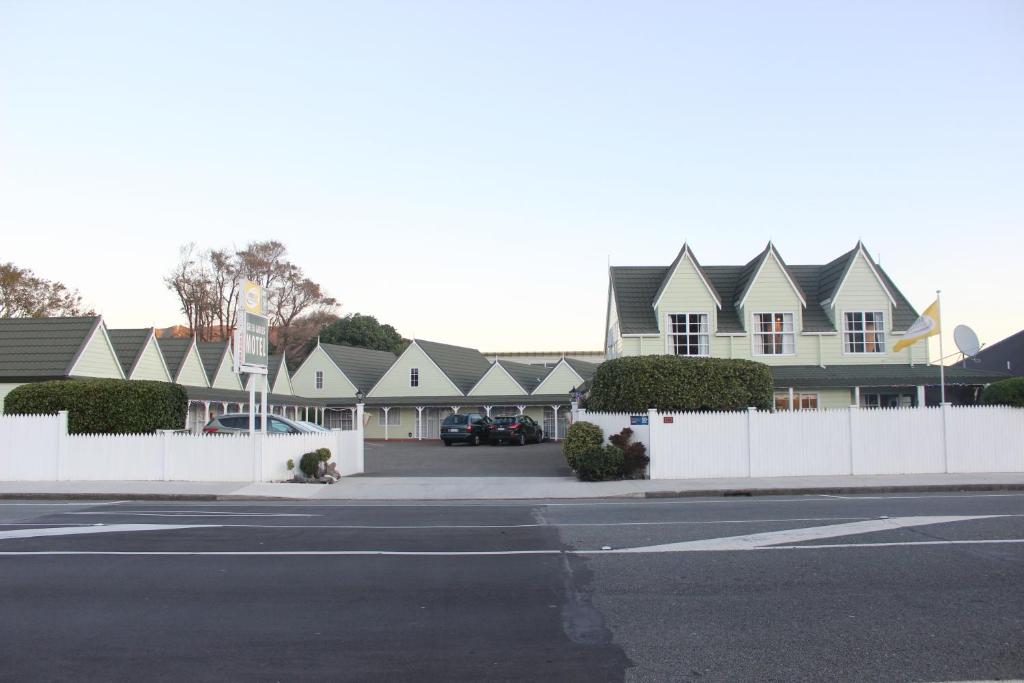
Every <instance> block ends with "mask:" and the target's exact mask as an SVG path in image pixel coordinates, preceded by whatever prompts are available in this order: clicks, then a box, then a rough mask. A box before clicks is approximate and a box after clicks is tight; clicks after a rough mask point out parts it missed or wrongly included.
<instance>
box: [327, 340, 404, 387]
mask: <svg viewBox="0 0 1024 683" xmlns="http://www.w3.org/2000/svg"><path fill="white" fill-rule="evenodd" d="M320 348H321V349H323V350H324V353H326V354H327V355H328V357H329V358H330V359H331V360H332V361H334V364H335V365H337V366H338V369H340V370H341V371H342V372H343V373H344V374H345V376H346V377H348V380H349V381H350V382H352V384H354V385H355V386H356V389H358V390H359V391H362V392H364V393H365V392H368V391H369V390H370V389H372V388H373V385H374V384H376V383H377V382H378V381H379V380H380V378H381V377H383V375H384V373H385V372H387V371H388V368H390V367H391V366H392V365H394V364H395V361H396V360H398V356H396V355H395V354H393V353H391V352H390V351H376V350H374V349H361V348H358V347H355V346H342V345H340V344H321V345H320Z"/></svg>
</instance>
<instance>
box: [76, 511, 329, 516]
mask: <svg viewBox="0 0 1024 683" xmlns="http://www.w3.org/2000/svg"><path fill="white" fill-rule="evenodd" d="M61 514H64V515H115V516H118V517H124V516H128V515H131V516H135V517H323V515H319V514H304V513H301V512H217V511H212V510H159V511H149V510H130V511H127V512H121V511H119V510H108V511H105V512H103V511H100V512H97V511H88V512H64V513H61Z"/></svg>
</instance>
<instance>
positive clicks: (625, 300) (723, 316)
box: [610, 245, 918, 334]
mask: <svg viewBox="0 0 1024 683" xmlns="http://www.w3.org/2000/svg"><path fill="white" fill-rule="evenodd" d="M768 249H769V248H768V247H766V248H765V250H764V251H762V252H761V253H760V254H759V255H758V256H757V257H756V258H755V259H754V260H752V261H750V262H749V263H747V264H745V265H742V266H703V271H704V274H705V276H706V277H707V279H708V280H709V281H710V282H711V283H712V285H713V286H714V288H715V290H716V291H717V292H718V293H719V295H720V296H721V298H722V308H721V309H720V310H719V311H718V328H717V332H720V333H741V332H743V331H744V330H743V324H742V321H741V320H740V317H739V313H738V311H737V310H736V306H735V304H736V303H737V302H738V301H739V300H740V299H742V298H743V294H744V292H745V291H746V289H747V288H749V286H750V281H751V279H752V278H753V275H754V273H755V272H756V270H757V267H758V266H759V265H760V263H761V262H762V261H763V260H764V259H765V258H767V256H768ZM858 249H859V245H858V247H856V248H854V249H853V250H852V251H850V252H847V253H846V254H843V255H842V256H840V257H839V258H837V259H835V260H834V261H832V262H830V263H827V264H825V265H823V266H822V265H802V266H790V265H786V264H783V267H784V268H785V269H786V271H787V272H788V273H789V275H790V277H791V278H793V282H794V283H795V284H796V286H797V288H798V289H799V290H800V292H801V294H802V295H803V296H804V299H805V300H806V301H807V306H806V307H805V308H804V311H803V319H804V327H803V330H801V331H803V332H835V331H836V327H835V325H833V323H832V319H831V318H829V316H828V313H827V312H826V309H825V307H824V306H822V304H821V302H822V301H827V300H829V299H831V298H832V297H834V295H835V291H836V289H837V288H838V287H839V283H840V282H841V281H842V277H843V276H844V275H845V274H846V272H847V271H848V270H849V266H850V263H852V261H853V256H855V255H856V253H857V251H858ZM866 253H867V252H866V251H865V254H866ZM776 254H777V252H776ZM869 258H870V257H869ZM779 261H780V262H782V259H781V258H780V259H779ZM872 265H873V266H874V267H875V269H876V270H877V271H878V273H879V277H881V278H882V281H883V282H884V283H885V286H886V287H887V288H888V290H889V292H890V293H891V294H892V295H893V298H894V299H895V300H896V306H895V308H894V309H893V321H892V325H893V329H894V330H896V331H903V330H906V329H907V328H908V327H909V326H910V325H911V324H913V322H914V321H915V320H917V317H918V313H917V311H916V310H915V309H914V307H913V306H912V305H911V304H910V302H909V301H908V300H907V298H906V297H905V296H904V295H903V293H902V292H900V291H899V289H898V288H897V287H896V285H895V284H894V283H893V281H892V279H891V278H890V277H889V275H888V274H887V273H886V272H885V270H883V269H882V267H881V266H879V265H878V264H877V263H874V261H872ZM667 271H668V268H662V267H658V266H613V267H612V268H611V270H610V278H611V286H612V291H613V292H614V294H615V303H616V306H617V311H616V312H617V314H618V316H619V329H620V331H621V332H622V334H657V333H658V320H657V318H656V316H655V311H654V300H655V298H656V297H655V294H656V293H657V291H658V287H659V286H660V284H661V283H662V281H663V280H664V278H665V276H666V272H667Z"/></svg>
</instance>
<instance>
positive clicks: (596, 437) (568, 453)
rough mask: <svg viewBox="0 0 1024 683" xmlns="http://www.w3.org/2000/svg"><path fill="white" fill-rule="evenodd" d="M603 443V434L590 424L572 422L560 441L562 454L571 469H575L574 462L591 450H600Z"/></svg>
mask: <svg viewBox="0 0 1024 683" xmlns="http://www.w3.org/2000/svg"><path fill="white" fill-rule="evenodd" d="M602 443H604V432H602V431H601V428H600V427H598V426H597V425H596V424H594V423H592V422H582V421H581V422H573V423H572V424H571V425H569V432H568V433H567V434H566V435H565V439H564V440H563V441H562V454H563V455H565V461H566V462H567V463H568V464H569V467H570V468H571V469H576V460H577V459H578V458H579V457H580V455H581V454H582V453H583V452H584V451H587V450H589V449H591V448H600V447H601V444H602Z"/></svg>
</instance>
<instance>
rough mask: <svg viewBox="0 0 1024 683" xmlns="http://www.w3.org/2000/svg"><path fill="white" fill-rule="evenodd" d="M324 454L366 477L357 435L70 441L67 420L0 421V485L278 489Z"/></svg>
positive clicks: (73, 437)
mask: <svg viewBox="0 0 1024 683" xmlns="http://www.w3.org/2000/svg"><path fill="white" fill-rule="evenodd" d="M317 448H329V449H330V450H331V455H332V462H334V463H335V465H336V466H337V468H338V472H340V473H341V474H342V475H352V474H360V473H362V471H363V433H362V430H361V429H355V430H349V431H341V430H335V431H330V432H315V433H309V434H267V435H261V434H258V435H256V436H255V437H251V436H249V435H248V434H184V433H178V432H161V433H157V434H68V433H67V413H65V412H61V413H58V414H56V415H3V416H0V481H280V480H283V479H287V478H290V477H291V476H292V474H293V473H292V472H289V471H288V469H287V462H288V460H289V459H291V460H293V461H294V464H295V467H296V468H298V466H299V459H300V458H301V457H302V454H303V453H307V452H309V451H312V450H316V449H317Z"/></svg>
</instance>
